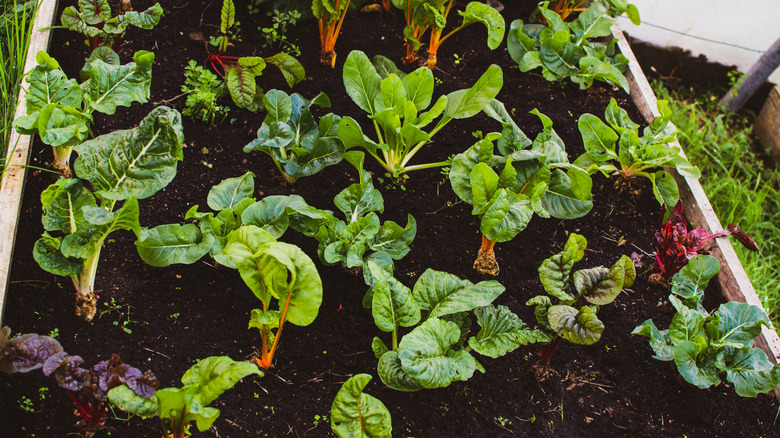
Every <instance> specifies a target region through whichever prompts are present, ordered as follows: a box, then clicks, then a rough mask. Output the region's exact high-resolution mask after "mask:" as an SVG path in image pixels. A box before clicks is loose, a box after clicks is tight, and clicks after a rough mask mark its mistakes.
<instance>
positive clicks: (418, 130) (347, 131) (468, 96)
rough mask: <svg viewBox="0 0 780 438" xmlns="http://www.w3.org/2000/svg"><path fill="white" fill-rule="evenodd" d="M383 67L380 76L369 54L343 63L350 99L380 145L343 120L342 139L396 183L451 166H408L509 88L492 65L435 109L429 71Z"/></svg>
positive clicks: (385, 63)
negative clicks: (414, 174) (438, 135)
mask: <svg viewBox="0 0 780 438" xmlns="http://www.w3.org/2000/svg"><path fill="white" fill-rule="evenodd" d="M380 62H383V63H381V64H380V65H381V67H382V68H380V69H379V71H378V70H377V67H375V66H374V65H373V64H372V63H371V61H369V59H368V57H367V56H366V54H365V53H363V52H360V51H357V50H356V51H353V52H351V53H350V54H349V56H348V57H347V60H346V62H345V63H344V86H345V88H346V89H347V94H349V96H350V97H351V98H352V100H353V101H354V102H355V103H356V104H357V106H358V107H360V109H362V110H363V111H365V112H367V113H368V115H369V118H370V119H371V121H372V124H373V125H374V131H375V132H376V140H374V139H371V138H369V137H368V136H367V135H366V134H364V133H363V130H362V129H361V127H360V125H358V123H357V122H356V121H355V120H354V119H352V118H351V117H343V118H342V119H341V122H340V123H339V128H338V136H339V138H340V139H341V140H342V141H343V142H344V146H345V147H346V148H347V149H351V148H355V147H360V148H363V149H365V150H366V151H367V152H368V153H369V154H370V155H371V156H372V157H374V158H375V159H376V160H377V161H378V162H379V163H380V164H381V165H382V167H384V168H385V169H387V171H388V172H390V173H392V174H393V175H394V176H396V177H397V176H398V175H400V174H403V173H406V172H410V171H412V170H418V169H426V168H431V167H441V166H446V165H448V164H449V161H440V162H436V163H427V164H416V165H409V161H410V160H411V159H412V158H413V157H414V155H415V154H417V152H418V151H419V150H420V149H421V148H422V147H423V146H425V145H426V144H428V143H429V142H431V139H432V137H433V136H434V135H435V134H436V133H437V132H439V131H440V130H441V129H442V128H444V127H445V126H446V125H447V124H448V123H449V122H450V121H452V120H454V119H465V118H469V117H472V116H474V115H476V114H477V113H479V112H480V111H482V109H483V108H484V107H485V106H487V104H489V103H490V102H491V101H492V100H493V98H495V97H496V95H497V94H498V92H499V91H500V90H501V87H502V85H503V83H504V82H503V81H504V79H503V73H502V71H501V68H500V67H498V66H496V65H491V66H490V67H488V69H487V71H486V72H485V73H484V74H483V75H482V76H481V77H480V78H479V79H478V80H477V82H476V83H475V84H474V86H472V87H471V88H469V89H463V90H457V91H453V92H452V93H449V94H447V95H446V96H441V97H439V98H438V100H437V101H436V102H435V103H434V104H433V106H431V101H432V97H433V84H434V80H433V74H432V73H431V71H430V70H428V69H426V68H423V67H421V68H419V69H417V70H415V71H413V72H412V73H409V74H404V73H403V72H401V71H400V70H398V69H397V68H395V66H394V65H392V62H390V61H389V60H386V59H385V60H384V61H380ZM388 66H389V68H388ZM380 72H381V73H380ZM429 106H430V108H429V109H428V110H427V111H426V108H428V107H429ZM440 116H441V118H439V117H440ZM437 118H439V121H438V122H437V123H436V124H435V126H434V127H433V128H432V129H430V130H429V131H427V132H426V131H424V130H423V129H424V128H425V127H426V126H428V125H429V124H430V123H432V122H433V121H434V120H435V119H437Z"/></svg>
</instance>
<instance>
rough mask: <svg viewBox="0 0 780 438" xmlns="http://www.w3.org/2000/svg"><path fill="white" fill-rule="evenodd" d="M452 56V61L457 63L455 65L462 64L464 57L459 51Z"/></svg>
mask: <svg viewBox="0 0 780 438" xmlns="http://www.w3.org/2000/svg"><path fill="white" fill-rule="evenodd" d="M452 57H453V60H452V63H453V64H455V65H460V63H461V62H463V58H461V57H460V56H458V54H457V53H453V54H452Z"/></svg>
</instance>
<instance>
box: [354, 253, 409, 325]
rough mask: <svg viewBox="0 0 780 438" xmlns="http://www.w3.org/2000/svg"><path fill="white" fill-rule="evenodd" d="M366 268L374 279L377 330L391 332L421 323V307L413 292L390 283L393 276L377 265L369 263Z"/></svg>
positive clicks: (374, 311) (373, 306)
mask: <svg viewBox="0 0 780 438" xmlns="http://www.w3.org/2000/svg"><path fill="white" fill-rule="evenodd" d="M366 268H367V269H368V270H369V271H370V274H371V276H372V277H373V294H374V295H373V300H372V301H371V303H372V304H371V314H372V315H373V316H374V323H375V324H376V326H377V328H378V329H379V330H382V331H384V332H391V331H393V330H395V329H396V327H398V326H401V327H412V326H414V325H416V324H417V323H418V322H420V306H419V305H418V304H417V302H416V301H415V300H414V297H413V296H412V291H411V290H409V288H408V287H406V286H403V285H402V284H400V283H398V282H393V283H390V282H389V278H390V277H391V275H392V274H390V273H388V272H387V271H385V270H384V269H382V268H381V267H379V265H377V264H376V263H374V262H368V263H367V265H366ZM366 268H364V269H366Z"/></svg>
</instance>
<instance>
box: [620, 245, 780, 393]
mask: <svg viewBox="0 0 780 438" xmlns="http://www.w3.org/2000/svg"><path fill="white" fill-rule="evenodd" d="M718 272H720V265H719V263H718V260H717V259H715V258H714V257H711V256H706V255H700V256H696V257H694V258H692V259H691V260H690V262H689V263H688V264H687V265H686V266H685V267H684V268H682V269H681V270H680V271H679V272H677V273H676V274H675V275H674V277H672V290H671V292H672V293H671V294H670V295H669V301H670V302H671V303H672V305H673V306H674V308H675V310H676V311H677V312H676V313H675V315H674V316H673V317H672V321H671V323H670V324H669V328H668V329H665V330H659V329H658V327H656V325H655V323H654V322H653V320H651V319H648V320H647V321H645V322H643V323H642V324H640V325H639V326H637V327H636V328H635V329H634V331H633V332H632V334H634V335H641V336H646V337H648V338H649V341H650V346H651V347H652V348H653V351H654V352H655V354H654V355H653V357H654V358H655V359H658V360H662V361H667V362H671V361H674V364H675V366H676V367H677V371H679V373H680V375H681V376H682V377H683V379H685V381H687V382H688V383H690V384H692V385H696V386H697V387H699V388H702V389H704V388H709V387H711V386H717V385H718V384H720V383H721V381H722V375H723V374H725V379H726V380H727V381H728V382H730V383H731V384H732V385H734V390H735V391H736V393H737V394H739V395H741V396H742V397H755V396H757V395H758V394H761V393H764V392H769V391H771V390H772V389H774V388H775V386H777V384H778V383H780V365H778V364H773V363H772V362H770V360H769V359H768V358H767V356H766V354H765V353H764V351H763V350H761V349H760V348H756V347H754V346H753V340H754V339H755V337H756V336H758V335H759V334H761V327H762V326H767V327H769V326H770V323H769V318H768V317H767V316H766V314H765V313H764V312H763V310H761V308H760V307H758V306H754V305H752V304H747V303H739V302H735V301H731V302H728V303H724V304H721V305H720V307H719V308H718V310H716V311H715V312H712V313H710V312H707V311H706V310H705V309H704V308H703V306H702V298H703V296H704V290H705V288H706V287H707V284H708V283H709V281H710V279H711V278H712V277H713V276H715V275H716V274H717V273H718Z"/></svg>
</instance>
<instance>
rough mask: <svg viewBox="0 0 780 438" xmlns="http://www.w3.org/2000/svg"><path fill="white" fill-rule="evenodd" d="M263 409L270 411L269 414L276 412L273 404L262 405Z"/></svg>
mask: <svg viewBox="0 0 780 438" xmlns="http://www.w3.org/2000/svg"><path fill="white" fill-rule="evenodd" d="M263 409H265V410H266V411H271V415H273V414H275V413H276V410H275V409H274V407H273V406H268V405H266V406H263Z"/></svg>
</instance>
